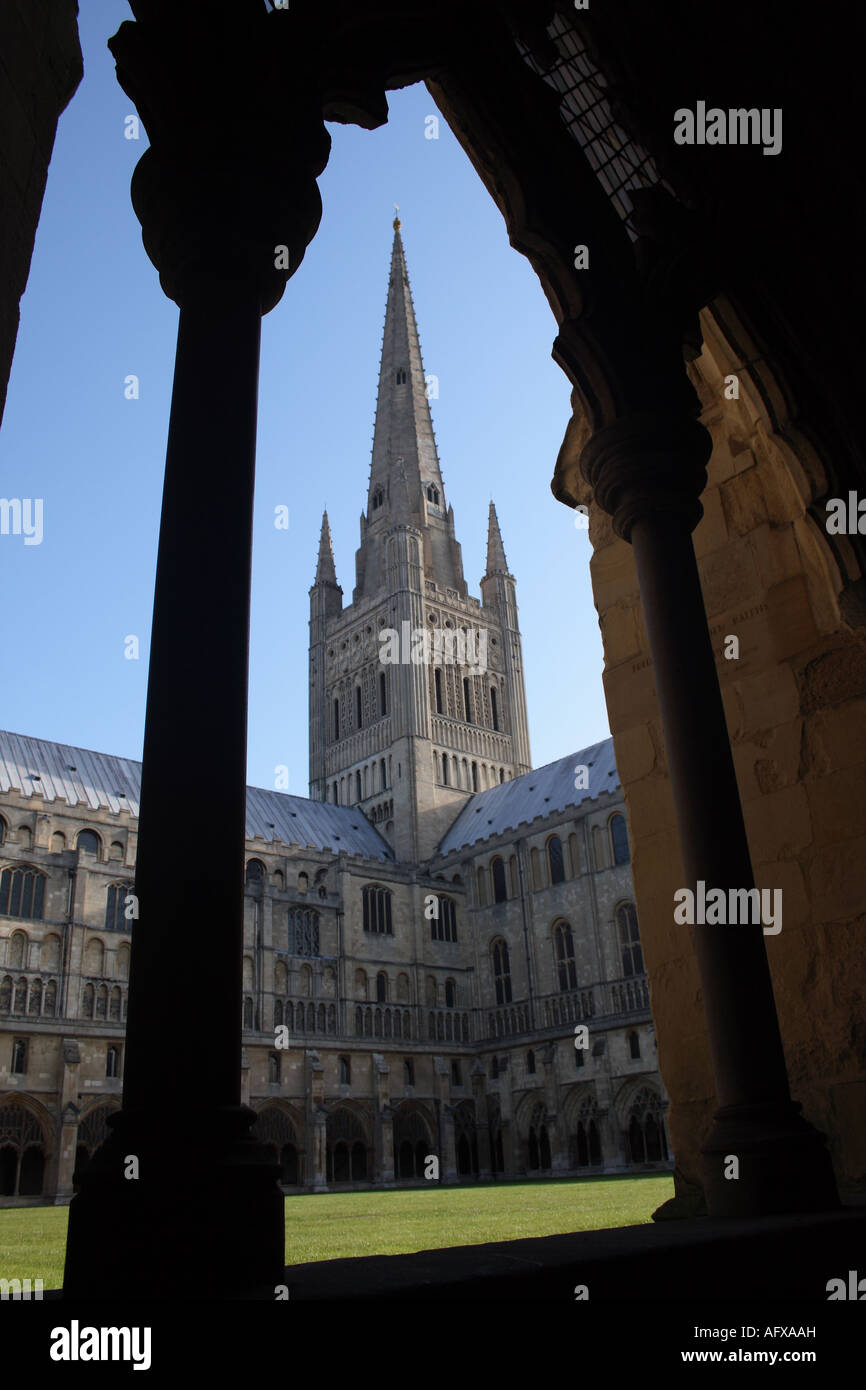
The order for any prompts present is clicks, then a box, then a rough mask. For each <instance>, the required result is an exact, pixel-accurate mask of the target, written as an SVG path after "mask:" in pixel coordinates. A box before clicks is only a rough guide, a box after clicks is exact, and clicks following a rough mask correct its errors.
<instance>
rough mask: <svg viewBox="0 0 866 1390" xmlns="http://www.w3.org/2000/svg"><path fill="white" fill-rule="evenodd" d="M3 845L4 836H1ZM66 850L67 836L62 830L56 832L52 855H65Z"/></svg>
mask: <svg viewBox="0 0 866 1390" xmlns="http://www.w3.org/2000/svg"><path fill="white" fill-rule="evenodd" d="M2 843H3V837H2V835H0V844H2ZM65 849H66V836H65V835H64V834H63V831H62V830H55V832H54V834H53V835H52V836H51V853H52V854H63V853H64V851H65Z"/></svg>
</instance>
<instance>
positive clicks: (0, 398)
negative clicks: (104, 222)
mask: <svg viewBox="0 0 866 1390" xmlns="http://www.w3.org/2000/svg"><path fill="white" fill-rule="evenodd" d="M77 16H78V5H77V3H76V0H4V3H3V5H2V6H0V419H2V416H3V407H4V405H5V402H6V387H7V384H8V381H9V372H10V369H11V366H12V354H13V352H14V350H15V339H16V337H17V334H18V303H19V300H20V299H21V296H22V294H23V293H24V288H25V286H26V284H27V277H28V275H29V273H30V258H31V256H32V253H33V241H34V238H35V236H36V227H37V225H38V222H39V214H40V212H41V210H42V197H43V194H44V192H45V179H46V175H47V172H48V162H49V160H50V159H51V151H52V149H53V147H54V136H55V132H56V130H57V120H58V117H59V115H60V113H61V111H62V110H63V108H64V107H65V106H66V104H67V102H68V101H69V100H70V98H71V97H72V94H73V92H74V91H75V89H76V87H77V86H78V84H79V82H80V81H81V76H82V73H83V71H84V69H83V66H82V61H81V48H80V47H79V43H78V26H77V23H76V20H77Z"/></svg>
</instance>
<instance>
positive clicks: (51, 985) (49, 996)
mask: <svg viewBox="0 0 866 1390" xmlns="http://www.w3.org/2000/svg"><path fill="white" fill-rule="evenodd" d="M56 1010H57V981H56V980H49V981H48V984H47V985H46V988H45V1000H44V1002H43V1005H42V1012H43V1013H44V1014H51V1015H52V1016H53V1015H54V1013H55V1012H56Z"/></svg>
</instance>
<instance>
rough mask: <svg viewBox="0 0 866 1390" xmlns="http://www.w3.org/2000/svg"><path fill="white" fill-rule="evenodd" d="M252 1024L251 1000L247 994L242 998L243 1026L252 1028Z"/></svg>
mask: <svg viewBox="0 0 866 1390" xmlns="http://www.w3.org/2000/svg"><path fill="white" fill-rule="evenodd" d="M252 1026H253V1001H252V999H251V998H250V996H249V995H247V997H246V998H245V999H244V1027H245V1028H252Z"/></svg>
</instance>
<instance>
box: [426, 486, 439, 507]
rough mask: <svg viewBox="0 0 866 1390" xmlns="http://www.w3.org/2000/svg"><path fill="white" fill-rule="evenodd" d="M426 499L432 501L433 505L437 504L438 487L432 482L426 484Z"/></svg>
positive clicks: (436, 505)
mask: <svg viewBox="0 0 866 1390" xmlns="http://www.w3.org/2000/svg"><path fill="white" fill-rule="evenodd" d="M427 501H428V502H432V503H433V505H434V506H435V507H438V506H439V489H438V487H434V486H433V484H432V483H428V484H427Z"/></svg>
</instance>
